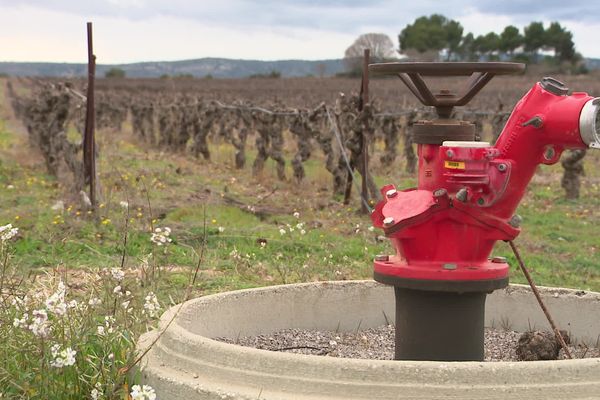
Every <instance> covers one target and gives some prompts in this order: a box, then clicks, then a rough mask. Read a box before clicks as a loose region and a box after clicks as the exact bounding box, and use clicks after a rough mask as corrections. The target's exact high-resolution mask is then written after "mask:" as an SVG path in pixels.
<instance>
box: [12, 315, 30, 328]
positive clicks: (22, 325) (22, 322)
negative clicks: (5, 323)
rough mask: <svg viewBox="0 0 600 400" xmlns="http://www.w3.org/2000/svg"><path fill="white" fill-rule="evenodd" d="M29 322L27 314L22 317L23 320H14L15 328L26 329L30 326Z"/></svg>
mask: <svg viewBox="0 0 600 400" xmlns="http://www.w3.org/2000/svg"><path fill="white" fill-rule="evenodd" d="M28 320H29V314H27V313H25V314H23V317H21V319H19V318H16V317H15V319H14V320H13V326H14V327H15V328H26V327H27V325H28Z"/></svg>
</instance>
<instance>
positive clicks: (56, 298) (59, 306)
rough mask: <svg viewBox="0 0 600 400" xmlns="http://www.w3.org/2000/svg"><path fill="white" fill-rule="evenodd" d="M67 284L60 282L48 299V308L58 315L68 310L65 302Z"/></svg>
mask: <svg viewBox="0 0 600 400" xmlns="http://www.w3.org/2000/svg"><path fill="white" fill-rule="evenodd" d="M65 293H66V288H65V284H64V283H63V282H62V281H60V282H58V288H57V289H56V292H54V293H53V294H52V295H51V296H50V297H48V298H47V299H46V302H45V303H46V309H47V310H48V311H49V312H51V313H53V314H56V315H65V313H66V312H67V303H65Z"/></svg>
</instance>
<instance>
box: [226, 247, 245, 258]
mask: <svg viewBox="0 0 600 400" xmlns="http://www.w3.org/2000/svg"><path fill="white" fill-rule="evenodd" d="M229 255H230V256H231V258H233V259H234V260H241V259H242V256H241V254H240V252H239V251H238V250H237V249H236V248H235V247H234V248H233V250H231V252H230V253H229Z"/></svg>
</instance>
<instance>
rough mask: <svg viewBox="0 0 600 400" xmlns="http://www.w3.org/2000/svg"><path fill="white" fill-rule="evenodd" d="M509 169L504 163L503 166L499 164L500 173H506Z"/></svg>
mask: <svg viewBox="0 0 600 400" xmlns="http://www.w3.org/2000/svg"><path fill="white" fill-rule="evenodd" d="M507 168H508V167H507V166H506V164H504V163H502V164H498V171H500V172H504V171H506V169H507Z"/></svg>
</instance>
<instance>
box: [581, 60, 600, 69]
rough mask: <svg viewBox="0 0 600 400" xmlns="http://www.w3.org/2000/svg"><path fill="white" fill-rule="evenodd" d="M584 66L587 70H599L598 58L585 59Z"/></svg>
mask: <svg viewBox="0 0 600 400" xmlns="http://www.w3.org/2000/svg"><path fill="white" fill-rule="evenodd" d="M585 66H586V67H588V69H600V58H586V59H585Z"/></svg>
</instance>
